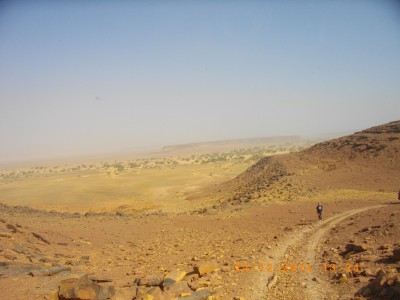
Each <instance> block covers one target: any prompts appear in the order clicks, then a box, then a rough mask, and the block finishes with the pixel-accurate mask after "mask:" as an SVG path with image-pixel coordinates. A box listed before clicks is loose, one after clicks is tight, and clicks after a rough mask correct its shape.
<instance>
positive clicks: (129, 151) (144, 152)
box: [0, 131, 352, 168]
mask: <svg viewBox="0 0 400 300" xmlns="http://www.w3.org/2000/svg"><path fill="white" fill-rule="evenodd" d="M350 132H352V131H343V132H335V133H333V132H332V133H321V134H317V135H304V136H303V135H297V134H291V135H271V136H259V137H242V138H228V139H219V140H208V141H197V142H187V143H176V144H169V145H148V146H132V147H124V148H119V149H116V150H111V151H104V152H98V153H94V152H82V153H80V154H78V153H77V154H59V155H47V156H46V157H44V156H34V157H19V158H18V157H14V158H11V159H10V158H8V159H5V160H3V159H1V158H0V168H2V167H7V166H15V165H20V164H36V163H50V162H53V163H54V162H64V163H65V162H70V163H71V162H77V161H81V160H83V159H86V160H88V159H89V160H93V161H94V160H96V161H98V160H100V159H111V158H110V157H111V156H114V155H121V156H128V155H134V156H137V157H140V156H149V155H156V154H161V153H162V152H163V151H164V150H165V149H166V148H173V147H184V146H191V145H193V146H194V145H201V144H208V143H210V144H211V143H224V142H240V141H256V140H260V139H271V138H301V139H306V140H307V139H318V138H335V137H339V136H341V135H344V134H347V133H350Z"/></svg>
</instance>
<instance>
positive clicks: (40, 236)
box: [32, 232, 50, 245]
mask: <svg viewBox="0 0 400 300" xmlns="http://www.w3.org/2000/svg"><path fill="white" fill-rule="evenodd" d="M32 235H33V236H34V237H35V238H37V239H39V240H41V241H42V242H45V243H46V244H48V245H50V241H49V240H48V239H47V238H45V237H44V236H43V235H41V234H39V233H36V232H32Z"/></svg>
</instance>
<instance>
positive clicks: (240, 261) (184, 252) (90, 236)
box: [0, 200, 400, 299]
mask: <svg viewBox="0 0 400 300" xmlns="http://www.w3.org/2000/svg"><path fill="white" fill-rule="evenodd" d="M388 205H389V206H388ZM324 209H325V216H324V218H325V220H323V221H318V220H317V218H316V217H317V216H316V213H315V203H311V202H299V203H286V204H270V205H251V204H250V205H246V206H233V207H232V209H224V210H222V211H219V210H208V211H206V212H204V213H202V214H197V215H192V214H180V215H176V214H160V215H149V216H142V217H134V216H129V215H125V216H116V215H95V214H93V215H88V216H82V215H70V214H60V213H48V212H40V211H32V210H30V209H27V208H10V207H6V206H2V207H1V211H0V218H1V219H2V222H1V223H0V233H2V234H1V236H0V241H1V248H0V249H1V251H0V257H1V260H2V261H3V262H6V264H5V263H3V264H2V266H1V267H0V269H1V272H2V273H1V274H2V276H1V277H0V278H1V279H0V290H1V291H2V295H6V299H31V298H32V299H33V298H37V299H49V295H51V294H52V293H53V294H54V292H55V291H57V289H58V286H59V283H60V280H62V279H63V278H64V277H63V276H65V272H61V273H59V274H56V275H53V276H31V275H29V274H27V272H25V271H24V270H26V266H35V267H36V268H38V267H39V266H40V268H49V267H51V266H54V265H61V266H66V267H68V268H71V270H72V271H81V272H84V273H86V274H89V275H91V276H95V277H96V278H100V279H107V281H110V282H108V283H104V284H106V285H107V284H108V285H113V286H115V287H116V288H117V289H118V288H123V287H125V288H129V289H132V290H136V289H137V286H136V284H135V280H136V283H137V282H138V279H142V280H143V279H145V278H146V277H148V276H149V275H151V276H157V275H160V274H161V275H164V274H167V273H168V272H169V271H171V270H175V269H179V270H183V271H185V272H187V273H188V275H186V276H185V278H184V279H183V280H184V281H187V282H192V281H194V280H196V279H197V278H196V276H195V275H193V267H194V266H196V265H197V264H199V263H201V262H209V261H212V262H215V263H216V265H217V266H218V268H217V269H216V270H215V271H213V272H210V273H208V274H206V275H205V276H203V277H202V280H203V281H207V282H208V283H207V288H208V289H210V290H212V291H213V292H214V293H215V295H216V296H220V297H221V298H220V299H233V298H234V297H244V298H245V299H324V298H325V299H337V295H343V293H344V292H347V295H348V296H349V297H350V296H352V295H353V294H354V291H355V289H357V288H359V287H360V286H359V285H358V286H356V285H355V282H354V281H351V282H350V281H349V282H348V283H346V284H344V285H346V288H345V289H343V288H342V287H341V286H340V285H339V286H337V284H332V283H331V279H330V278H329V277H327V276H328V274H327V272H324V269H323V264H324V263H326V262H327V261H328V260H327V258H323V259H322V257H321V253H322V252H323V251H324V249H326V248H327V249H330V248H329V247H331V246H333V245H329V244H328V242H332V239H329V240H327V241H328V242H325V241H324V239H326V238H327V237H328V236H329V235H328V234H331V231H332V228H338V227H339V226H340V228H342V229H343V230H341V231H340V234H339V235H340V236H341V237H346V238H345V239H346V240H348V239H352V236H354V234H355V233H356V232H358V231H357V230H358V227H357V228H355V227H354V226H352V227H350V226H347V227H346V226H342V225H344V224H346V222H348V220H349V219H350V218H352V217H354V216H358V215H362V214H372V215H375V214H376V211H379V213H380V216H379V218H378V219H376V222H377V223H379V222H380V221H381V220H386V219H387V220H390V216H391V215H392V214H395V215H396V216H399V215H400V205H390V204H388V203H378V202H376V201H345V200H343V201H336V202H328V203H326V204H325V208H324ZM367 216H368V215H367ZM361 219H363V218H360V220H361ZM357 224H358V225H359V226H364V224H362V222H361V221H360V222H358V223H357ZM9 225H12V226H14V227H12V226H9ZM396 226H397V225H396ZM12 228H14V229H16V231H13V229H12ZM32 232H35V233H39V234H40V235H41V236H43V237H45V238H46V239H47V240H48V241H49V244H47V243H45V242H43V241H41V240H39V239H37V238H35V237H34V236H33V235H32ZM397 234H398V232H397ZM398 236H399V235H397V236H396V235H394V236H390V237H388V240H389V241H388V243H392V244H391V246H392V247H393V245H394V242H395V239H396V238H398ZM371 237H374V236H371ZM370 243H371V245H372V244H374V242H373V241H371V242H370ZM375 244H380V241H379V240H376V243H375ZM375 244H374V245H375ZM321 245H322V246H321ZM335 245H336V246H342V247H343V246H344V245H345V241H340V242H339V241H338V242H337V243H336V244H335ZM17 246H19V247H20V248H18V247H17ZM21 249H22V251H21ZM377 255H379V254H377ZM377 259H379V258H377ZM301 263H304V265H306V263H309V264H310V266H311V272H308V271H306V270H300V269H299V268H298V269H297V270H296V271H295V272H294V271H293V272H292V271H288V270H289V269H288V268H287V266H290V265H293V264H294V265H296V266H299V265H300V264H301ZM268 264H271V265H272V266H273V269H274V270H275V272H269V270H268V267H267V266H268ZM383 264H384V263H383ZM261 265H264V271H263V270H262V269H261ZM246 266H249V267H248V268H247V267H246ZM277 266H279V268H278V267H277ZM24 267H25V269H24ZM397 267H398V265H397ZM7 270H8V271H7ZM11 270H14V271H11ZM18 270H19V271H18ZM7 272H8V273H7ZM373 272H375V269H374V270H373ZM328 273H329V272H328ZM274 274H276V275H277V276H276V277H277V281H276V283H275V284H273V285H272V286H271V287H270V288H268V284H269V282H270V280H271V278H273V276H274ZM329 275H332V274H329ZM371 277H373V275H371ZM366 284H367V283H366V282H364V285H366ZM349 287H350V288H349ZM355 287H356V288H355ZM46 295H47V298H44V297H46Z"/></svg>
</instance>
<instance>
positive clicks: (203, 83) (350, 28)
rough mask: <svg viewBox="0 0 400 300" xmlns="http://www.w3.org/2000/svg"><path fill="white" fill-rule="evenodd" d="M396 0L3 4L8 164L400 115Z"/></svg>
mask: <svg viewBox="0 0 400 300" xmlns="http://www.w3.org/2000/svg"><path fill="white" fill-rule="evenodd" d="M399 96H400V5H398V2H396V1H367V0H365V1H351V0H350V1H278V0H276V1H244V0H243V1H177V0H176V1H168V0H164V1H83V0H81V1H73V0H69V1H54V0H53V1H33V0H31V1H1V2H0V161H9V160H14V159H27V158H44V157H55V156H60V155H61V156H62V155H66V156H68V155H77V154H88V153H105V152H112V151H114V150H121V149H126V148H132V147H147V146H158V145H159V146H162V145H170V144H176V143H188V142H196V141H208V140H218V139H231V138H241V137H259V136H271V135H292V134H298V135H316V134H320V133H329V132H340V131H348V130H358V129H363V128H366V127H370V126H373V125H378V124H381V123H386V122H389V121H393V120H397V119H400V99H399Z"/></svg>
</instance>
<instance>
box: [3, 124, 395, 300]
mask: <svg viewBox="0 0 400 300" xmlns="http://www.w3.org/2000/svg"><path fill="white" fill-rule="evenodd" d="M314 144H315V145H314ZM208 146H209V150H208V151H207V147H206V145H204V144H203V145H201V147H200V148H201V150H199V147H197V148H196V146H193V145H192V146H190V147H189V146H185V147H172V148H168V149H165V151H164V152H160V153H158V154H157V155H149V156H146V157H135V158H129V157H128V158H127V157H113V158H109V159H101V160H100V159H99V160H95V159H92V160H85V161H79V162H62V161H57V162H56V161H54V162H42V163H33V164H28V163H26V164H23V165H22V164H21V165H2V166H1V169H0V298H1V299H165V300H167V299H186V300H192V299H209V300H212V299H400V275H399V271H400V221H399V217H400V204H399V201H398V200H397V192H398V189H399V186H400V183H399V180H398V175H399V170H400V151H399V150H400V122H399V121H397V122H392V123H388V124H384V125H381V126H377V127H373V128H370V129H367V130H365V131H361V132H358V133H355V134H353V135H349V136H345V137H342V138H338V139H333V140H329V141H324V142H321V141H318V143H317V141H313V142H310V141H308V140H297V139H295V140H294V141H292V142H288V141H287V140H282V141H279V140H274V141H273V142H272V141H270V142H269V144H260V145H254V144H251V145H247V146H243V145H241V147H240V149H238V148H237V147H236V148H235V147H233V146H232V145H230V146H229V147H228V146H227V147H225V148H223V147H222V148H223V149H222V148H221V147H220V146H221V145H220V144H219V145H218V147H216V145H211V144H210V145H208ZM216 148H218V151H215V149H216ZM210 149H211V150H210ZM319 201H320V202H322V203H323V206H324V214H323V220H322V221H319V220H318V218H317V215H316V211H315V206H316V203H317V202H319Z"/></svg>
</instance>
